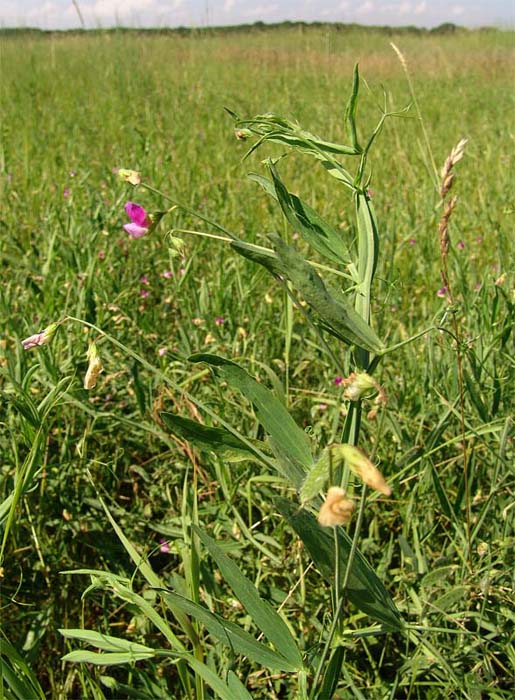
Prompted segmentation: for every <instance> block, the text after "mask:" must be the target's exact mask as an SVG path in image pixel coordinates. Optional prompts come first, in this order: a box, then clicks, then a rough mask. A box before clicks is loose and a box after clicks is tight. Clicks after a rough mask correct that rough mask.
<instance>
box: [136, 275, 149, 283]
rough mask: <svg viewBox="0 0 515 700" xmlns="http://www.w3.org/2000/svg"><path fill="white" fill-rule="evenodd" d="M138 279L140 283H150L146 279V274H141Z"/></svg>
mask: <svg viewBox="0 0 515 700" xmlns="http://www.w3.org/2000/svg"><path fill="white" fill-rule="evenodd" d="M139 281H140V282H141V284H150V282H149V281H148V277H147V276H146V275H141V277H140V278H139Z"/></svg>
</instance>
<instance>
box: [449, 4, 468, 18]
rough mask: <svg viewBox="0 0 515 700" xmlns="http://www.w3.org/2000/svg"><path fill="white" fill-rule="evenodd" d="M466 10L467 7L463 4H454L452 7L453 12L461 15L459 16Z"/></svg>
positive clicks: (456, 15)
mask: <svg viewBox="0 0 515 700" xmlns="http://www.w3.org/2000/svg"><path fill="white" fill-rule="evenodd" d="M464 12H465V8H464V7H463V5H453V6H452V7H451V13H452V14H453V15H454V16H455V17H459V16H460V15H462V14H463V13H464Z"/></svg>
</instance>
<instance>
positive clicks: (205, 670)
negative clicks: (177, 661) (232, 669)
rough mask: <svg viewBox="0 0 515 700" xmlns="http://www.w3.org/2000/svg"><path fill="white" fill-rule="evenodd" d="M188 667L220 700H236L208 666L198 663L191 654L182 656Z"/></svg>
mask: <svg viewBox="0 0 515 700" xmlns="http://www.w3.org/2000/svg"><path fill="white" fill-rule="evenodd" d="M183 658H184V659H185V660H186V662H187V663H188V665H189V666H191V668H192V669H193V670H194V671H195V673H197V674H198V675H199V676H200V677H201V678H202V679H203V680H204V681H205V682H206V683H207V684H208V685H209V686H210V687H211V688H212V689H213V690H214V691H215V693H216V694H217V695H218V697H219V698H221V700H236V697H235V696H234V694H233V692H232V690H231V688H230V686H228V685H226V684H225V683H224V682H223V681H222V679H221V678H220V677H219V676H217V675H216V673H214V672H213V671H212V670H211V669H210V668H209V666H206V664H205V663H203V662H202V661H199V660H198V659H196V658H195V657H194V656H192V655H191V654H188V655H183ZM237 697H238V700H239V698H240V697H241V698H242V700H243V698H245V695H239V696H237Z"/></svg>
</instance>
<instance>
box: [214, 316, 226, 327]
mask: <svg viewBox="0 0 515 700" xmlns="http://www.w3.org/2000/svg"><path fill="white" fill-rule="evenodd" d="M215 323H216V325H217V326H223V325H224V323H225V318H224V317H223V316H217V317H216V318H215Z"/></svg>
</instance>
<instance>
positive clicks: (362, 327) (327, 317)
mask: <svg viewBox="0 0 515 700" xmlns="http://www.w3.org/2000/svg"><path fill="white" fill-rule="evenodd" d="M270 239H271V240H272V243H273V245H274V248H275V251H276V253H277V257H278V258H279V260H280V261H281V262H282V263H283V266H284V268H285V274H286V275H287V277H288V279H289V280H290V281H291V283H292V284H293V286H294V288H295V290H296V291H297V292H299V293H300V294H302V296H303V297H304V299H305V300H306V302H307V303H308V304H309V305H310V306H311V307H312V308H313V310H314V311H316V313H317V314H318V316H319V318H320V321H321V323H322V325H323V327H324V328H326V330H328V331H329V332H330V333H332V334H333V335H335V336H336V337H337V338H340V340H343V341H344V342H345V343H348V344H349V345H357V346H358V347H361V348H364V349H365V350H369V351H371V352H374V353H376V354H382V353H383V352H384V349H385V347H384V345H383V343H382V342H381V340H380V339H379V338H378V336H377V335H376V333H375V332H374V331H373V330H372V328H371V327H370V326H369V325H368V323H367V322H366V321H365V320H364V319H363V318H362V317H361V316H360V315H359V314H358V313H357V312H356V311H355V310H354V308H353V307H352V306H351V304H349V303H348V301H347V300H346V298H345V297H344V296H343V295H338V294H337V293H335V292H333V293H332V294H331V293H330V292H329V291H328V289H327V288H326V286H325V284H324V282H323V281H322V278H321V277H320V276H319V275H318V274H317V273H316V272H315V270H314V269H313V268H312V267H311V265H308V263H307V262H306V261H305V260H304V259H303V258H302V257H301V256H300V255H299V254H298V253H297V251H296V250H295V248H292V247H291V246H289V245H287V244H286V243H284V241H282V240H281V238H279V236H276V235H270Z"/></svg>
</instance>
